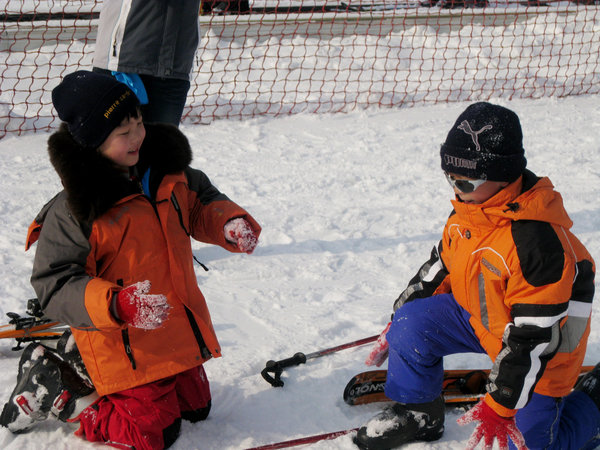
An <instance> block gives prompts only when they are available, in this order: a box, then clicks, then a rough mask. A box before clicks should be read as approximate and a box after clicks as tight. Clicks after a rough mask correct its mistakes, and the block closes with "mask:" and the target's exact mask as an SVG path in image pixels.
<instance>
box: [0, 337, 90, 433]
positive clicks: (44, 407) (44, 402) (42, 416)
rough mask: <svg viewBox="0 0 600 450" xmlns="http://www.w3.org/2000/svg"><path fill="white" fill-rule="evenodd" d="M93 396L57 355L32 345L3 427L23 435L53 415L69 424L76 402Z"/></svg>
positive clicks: (0, 419)
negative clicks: (90, 395) (67, 421)
mask: <svg viewBox="0 0 600 450" xmlns="http://www.w3.org/2000/svg"><path fill="white" fill-rule="evenodd" d="M92 392H94V388H93V387H92V386H91V385H90V384H88V383H86V382H85V380H83V379H82V378H80V377H79V376H78V375H77V373H76V372H75V370H73V368H71V367H70V366H69V365H68V364H67V363H66V362H65V361H64V360H63V359H62V358H61V357H60V356H58V355H57V354H56V353H55V352H53V351H52V350H50V349H48V348H47V347H44V346H43V345H40V344H37V343H32V344H29V345H28V346H27V347H25V349H24V350H23V354H22V355H21V359H20V360H19V373H18V375H17V385H16V386H15V389H14V390H13V392H12V394H11V395H10V399H9V400H8V402H7V403H6V404H5V405H4V409H3V410H2V414H1V415H0V425H2V426H4V427H6V428H8V429H9V430H10V431H12V432H13V433H23V432H25V431H27V430H29V429H30V428H31V427H32V426H33V425H34V424H35V423H37V422H41V421H44V420H46V419H47V418H48V416H49V415H50V414H52V415H54V416H56V417H57V418H58V419H60V420H63V421H66V420H67V419H68V418H69V417H70V416H71V414H72V413H73V410H74V409H75V404H76V401H77V399H79V398H81V397H84V396H87V395H89V394H91V393H92Z"/></svg>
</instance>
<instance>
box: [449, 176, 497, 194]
mask: <svg viewBox="0 0 600 450" xmlns="http://www.w3.org/2000/svg"><path fill="white" fill-rule="evenodd" d="M444 175H446V180H448V183H450V186H452V187H453V188H454V187H455V188H456V189H458V190H459V191H460V192H463V193H465V194H469V193H471V192H473V191H474V190H475V189H477V188H478V187H479V186H481V185H482V184H483V183H485V182H486V181H487V180H457V179H456V178H454V177H453V176H452V175H450V174H449V173H448V172H444Z"/></svg>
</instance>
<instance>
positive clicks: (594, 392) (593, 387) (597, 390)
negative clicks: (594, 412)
mask: <svg viewBox="0 0 600 450" xmlns="http://www.w3.org/2000/svg"><path fill="white" fill-rule="evenodd" d="M574 389H575V390H576V391H582V392H585V393H586V394H587V395H589V396H590V398H591V399H592V400H594V403H595V404H596V406H597V407H598V409H600V363H598V364H596V367H594V368H593V369H592V370H591V371H590V372H588V373H586V374H585V375H584V376H583V377H581V379H580V380H579V381H578V382H577V384H576V385H575V387H574Z"/></svg>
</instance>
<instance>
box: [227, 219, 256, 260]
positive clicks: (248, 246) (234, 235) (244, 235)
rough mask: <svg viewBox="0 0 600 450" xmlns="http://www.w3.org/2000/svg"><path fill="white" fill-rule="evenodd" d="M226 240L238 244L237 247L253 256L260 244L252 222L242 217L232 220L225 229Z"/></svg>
mask: <svg viewBox="0 0 600 450" xmlns="http://www.w3.org/2000/svg"><path fill="white" fill-rule="evenodd" d="M223 231H224V232H225V239H227V240H228V241H229V242H231V243H233V244H236V245H237V247H238V248H239V249H240V250H241V251H243V252H245V253H248V254H251V253H252V252H253V251H254V249H255V248H256V244H258V237H257V236H256V233H255V232H254V230H253V229H252V226H251V225H250V222H248V221H247V220H246V219H244V218H242V217H238V218H237V219H231V220H230V221H229V222H227V223H226V224H225V226H224V227H223Z"/></svg>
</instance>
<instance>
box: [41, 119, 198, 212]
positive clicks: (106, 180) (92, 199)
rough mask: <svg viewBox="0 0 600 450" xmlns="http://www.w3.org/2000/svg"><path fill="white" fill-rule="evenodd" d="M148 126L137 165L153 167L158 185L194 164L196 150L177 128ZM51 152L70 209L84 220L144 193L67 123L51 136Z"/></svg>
mask: <svg viewBox="0 0 600 450" xmlns="http://www.w3.org/2000/svg"><path fill="white" fill-rule="evenodd" d="M144 125H145V127H146V137H145V139H144V142H143V143H142V147H141V148H140V160H139V162H138V164H137V165H136V168H137V171H138V173H140V174H143V173H145V172H146V170H147V169H148V167H151V168H152V178H153V180H154V183H156V184H158V183H159V182H160V180H162V178H163V177H164V176H165V175H167V174H173V173H178V172H181V171H182V170H184V169H185V168H186V167H188V166H189V165H190V163H191V161H192V150H191V148H190V145H189V142H188V140H187V138H186V137H185V136H184V135H183V133H182V132H181V131H179V129H178V128H177V127H175V126H173V125H168V124H144ZM48 153H49V155H50V162H51V163H52V165H53V166H54V169H55V170H56V172H57V173H58V176H59V177H60V179H61V181H62V184H63V187H64V189H65V191H66V193H67V199H68V203H69V208H70V209H71V212H72V213H73V215H74V216H75V218H76V219H78V220H79V221H81V222H85V223H91V222H92V221H94V220H95V219H96V218H97V217H99V216H101V215H102V214H104V213H105V212H106V211H108V210H109V209H110V208H111V207H112V206H113V205H114V204H115V203H116V202H117V201H119V200H120V199H122V198H124V197H126V196H128V195H131V194H135V193H139V192H140V188H139V184H138V183H137V182H133V181H131V180H130V179H128V178H127V177H125V176H123V173H122V172H120V171H119V170H118V169H117V168H115V166H114V165H113V164H112V162H111V161H110V160H109V159H107V158H105V157H104V156H102V155H101V154H100V153H99V152H97V151H92V150H89V149H85V148H83V147H81V146H80V145H79V144H78V143H77V142H75V140H74V139H73V137H72V136H71V134H70V133H69V131H68V129H67V126H66V125H65V124H64V123H63V124H61V126H60V128H59V129H58V131H56V132H55V133H54V134H52V135H51V136H50V138H49V139H48Z"/></svg>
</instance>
